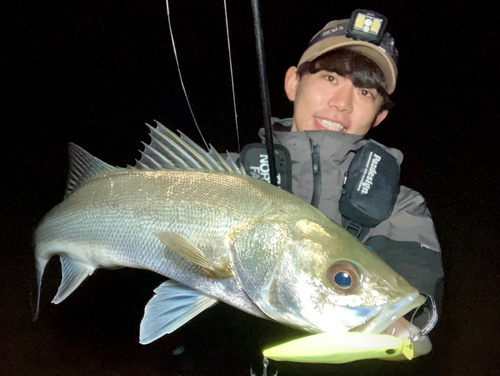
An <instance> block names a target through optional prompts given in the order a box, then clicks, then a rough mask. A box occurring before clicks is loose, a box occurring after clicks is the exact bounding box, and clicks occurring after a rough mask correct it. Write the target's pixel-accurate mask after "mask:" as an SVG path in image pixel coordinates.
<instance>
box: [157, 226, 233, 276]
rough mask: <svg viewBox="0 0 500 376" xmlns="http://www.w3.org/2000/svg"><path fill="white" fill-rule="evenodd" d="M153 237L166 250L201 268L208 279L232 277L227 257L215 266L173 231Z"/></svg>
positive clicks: (191, 244) (183, 237)
mask: <svg viewBox="0 0 500 376" xmlns="http://www.w3.org/2000/svg"><path fill="white" fill-rule="evenodd" d="M155 235H156V236H157V237H158V239H160V241H161V242H162V243H163V244H165V245H166V246H167V248H168V249H170V250H171V251H172V252H174V253H176V254H177V255H179V256H181V257H182V258H184V259H186V260H188V261H190V262H192V263H193V264H196V265H198V266H200V267H202V268H203V270H205V271H206V272H207V274H208V275H209V276H210V277H212V278H215V279H227V278H231V277H233V271H232V270H231V268H230V267H229V261H228V259H227V256H224V257H223V258H222V260H221V262H220V263H219V265H216V264H214V263H213V262H211V261H210V260H208V259H207V257H206V256H205V254H204V253H203V251H202V250H201V249H199V248H198V247H197V246H196V244H194V243H193V242H192V241H191V240H189V239H188V238H186V237H185V236H183V235H181V234H179V233H177V232H175V231H155Z"/></svg>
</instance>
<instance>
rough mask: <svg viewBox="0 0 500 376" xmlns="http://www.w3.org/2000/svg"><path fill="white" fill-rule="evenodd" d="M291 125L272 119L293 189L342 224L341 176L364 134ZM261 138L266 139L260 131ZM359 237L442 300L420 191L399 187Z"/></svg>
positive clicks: (437, 258)
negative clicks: (389, 206) (386, 210)
mask: <svg viewBox="0 0 500 376" xmlns="http://www.w3.org/2000/svg"><path fill="white" fill-rule="evenodd" d="M290 126H291V119H281V120H280V119H276V118H273V138H274V143H275V144H280V145H283V146H285V147H286V148H287V149H288V150H289V151H290V155H291V160H292V191H293V192H292V193H293V194H294V195H296V196H298V197H300V198H301V199H303V200H304V201H306V202H308V203H311V200H313V196H314V200H315V201H316V202H315V203H313V205H314V206H316V207H317V208H318V209H319V210H320V211H321V212H323V214H325V215H326V216H327V217H329V218H330V219H331V220H333V221H335V222H337V223H339V224H341V223H342V216H341V214H340V212H339V205H338V203H339V199H340V196H341V193H342V186H343V183H344V176H345V173H346V171H347V170H348V168H349V165H350V163H351V161H352V159H353V157H354V155H355V151H356V150H357V149H359V148H360V147H362V146H363V145H365V144H366V143H367V142H368V141H367V140H366V139H364V137H363V136H359V135H352V134H346V133H341V132H332V131H302V132H290ZM259 136H260V137H261V139H262V141H264V129H261V130H260V131H259ZM382 146H383V145H382ZM383 147H384V146H383ZM384 149H385V150H386V151H387V152H389V153H390V154H392V155H393V156H394V157H395V158H396V160H397V161H398V163H399V164H401V163H402V161H403V154H402V153H401V152H400V151H399V150H397V149H393V148H388V147H384ZM315 172H316V173H315ZM315 191H316V192H315ZM360 241H361V242H362V243H364V244H365V245H366V246H368V247H369V248H371V249H373V251H374V252H376V253H377V254H378V255H379V256H380V257H382V258H383V259H384V260H385V261H386V262H387V263H388V264H389V266H391V267H392V268H393V269H394V270H395V271H396V272H398V273H399V274H400V275H401V276H403V277H404V278H405V279H406V280H407V281H408V282H409V283H410V284H412V285H413V286H414V287H415V288H417V289H419V290H420V291H421V292H424V293H427V294H430V295H432V296H434V297H435V298H436V301H438V302H439V301H440V300H441V295H442V280H443V268H442V261H441V248H440V245H439V242H438V239H437V235H436V231H435V229H434V223H433V221H432V217H431V214H430V212H429V209H428V208H427V206H426V203H425V199H424V198H423V196H422V195H421V194H420V193H418V192H416V191H414V190H412V189H410V188H407V187H405V186H401V187H400V193H399V195H398V198H397V201H396V204H395V206H394V210H393V212H392V214H391V216H390V217H389V218H388V219H387V220H385V221H383V222H381V223H380V224H379V225H377V226H376V227H374V228H371V229H370V230H369V231H368V232H367V233H366V234H364V235H363V237H362V238H361V239H360Z"/></svg>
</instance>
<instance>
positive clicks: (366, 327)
mask: <svg viewBox="0 0 500 376" xmlns="http://www.w3.org/2000/svg"><path fill="white" fill-rule="evenodd" d="M425 300H426V299H425V297H424V296H422V295H420V294H419V293H418V292H415V293H413V294H409V295H406V296H405V297H403V298H401V299H399V300H398V301H396V302H395V303H393V304H391V305H389V306H387V307H385V309H383V310H382V311H381V312H380V313H379V314H378V315H376V316H375V317H373V318H372V319H370V320H369V321H367V322H366V323H365V324H363V325H361V326H359V327H357V328H355V329H353V330H352V331H353V332H361V333H372V334H380V333H382V332H383V331H384V330H386V329H387V328H388V327H389V326H390V325H391V324H392V323H394V322H395V321H396V320H398V319H399V318H401V317H403V316H404V315H406V314H407V313H408V312H410V311H411V310H413V309H415V308H418V307H420V306H421V305H422V304H424V303H425ZM429 331H430V330H429Z"/></svg>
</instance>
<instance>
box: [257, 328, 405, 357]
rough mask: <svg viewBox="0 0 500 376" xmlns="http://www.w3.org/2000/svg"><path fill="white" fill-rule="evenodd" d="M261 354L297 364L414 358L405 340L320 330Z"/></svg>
mask: <svg viewBox="0 0 500 376" xmlns="http://www.w3.org/2000/svg"><path fill="white" fill-rule="evenodd" d="M263 354H264V356H265V357H266V358H269V359H273V360H277V361H288V362H300V363H328V364H340V363H349V362H353V361H356V360H363V359H387V360H395V359H394V358H397V359H398V360H399V359H409V360H411V359H413V355H414V350H413V345H412V344H411V343H410V342H409V340H408V339H402V338H399V337H394V336H390V335H386V334H370V333H358V332H348V333H338V334H331V333H321V334H315V335H311V336H308V337H304V338H299V339H296V340H293V341H290V342H286V343H284V344H281V345H278V346H275V347H271V348H269V349H266V350H264V352H263Z"/></svg>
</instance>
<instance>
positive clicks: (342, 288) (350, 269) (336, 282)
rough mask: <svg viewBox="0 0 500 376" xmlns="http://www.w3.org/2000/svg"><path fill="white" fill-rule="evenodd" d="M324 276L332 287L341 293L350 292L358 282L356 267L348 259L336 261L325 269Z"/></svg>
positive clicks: (358, 274)
mask: <svg viewBox="0 0 500 376" xmlns="http://www.w3.org/2000/svg"><path fill="white" fill-rule="evenodd" d="M326 278H327V279H328V282H329V283H330V285H332V287H333V288H334V289H335V290H336V291H338V292H340V293H343V294H346V293H350V292H351V291H353V290H354V289H355V288H356V287H358V285H359V283H360V279H361V278H360V273H359V270H358V268H357V267H356V266H355V265H354V264H353V263H352V262H349V261H346V260H343V261H337V262H335V263H333V264H332V265H331V266H330V267H329V268H328V269H327V271H326Z"/></svg>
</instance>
